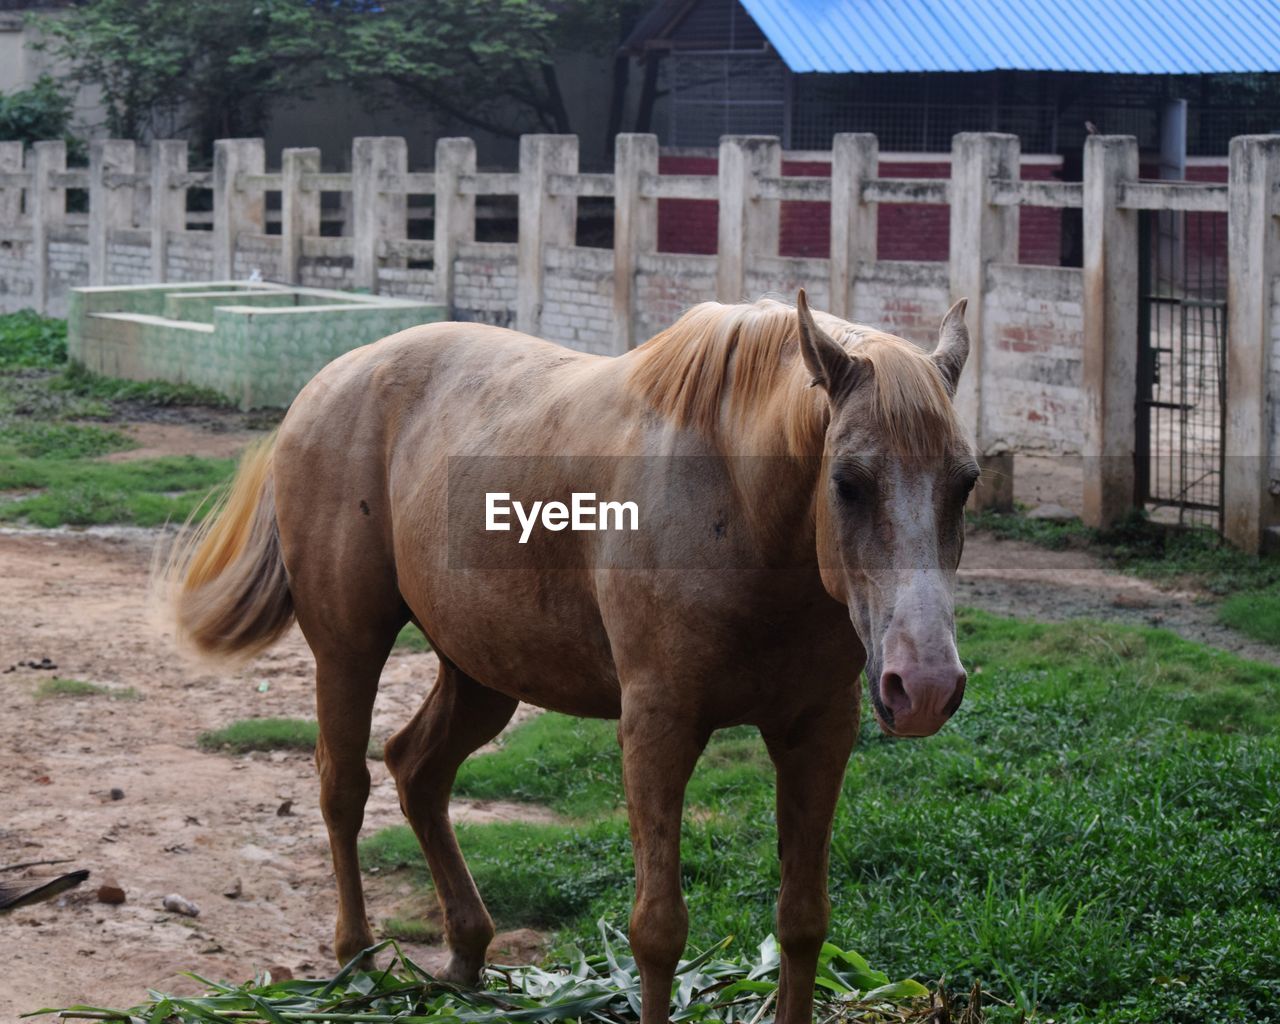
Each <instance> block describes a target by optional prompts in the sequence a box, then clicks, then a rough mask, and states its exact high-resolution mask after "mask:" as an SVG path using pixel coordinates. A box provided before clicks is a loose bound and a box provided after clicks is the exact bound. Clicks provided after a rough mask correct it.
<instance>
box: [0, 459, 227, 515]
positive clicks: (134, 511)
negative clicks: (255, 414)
mask: <svg viewBox="0 0 1280 1024" xmlns="http://www.w3.org/2000/svg"><path fill="white" fill-rule="evenodd" d="M234 471H235V460H234V459H206V458H197V457H195V456H190V455H181V456H167V457H165V458H159V459H137V460H132V461H129V462H95V461H92V460H88V459H64V458H59V457H54V456H46V457H44V458H23V457H12V458H4V457H3V456H2V455H0V492H3V491H14V492H18V496H17V497H13V498H10V499H9V500H7V501H0V522H4V521H8V522H26V523H30V524H32V525H35V526H46V527H52V526H62V525H72V526H91V525H99V524H105V523H132V524H135V525H137V526H159V525H162V524H163V523H165V522H168V521H171V520H172V521H177V522H181V521H182V520H184V519H185V518H186V517H187V516H188V515H189V514H190V513H191V512H192V510H194V509H196V508H197V506H200V505H201V504H202V502H203V500H204V498H205V497H206V496H207V495H208V493H209V492H210V491H211V490H212V489H213V488H215V487H218V486H220V485H222V484H225V483H226V482H227V481H228V480H229V479H230V478H231V475H232V473H233V472H234ZM24 492H32V493H24Z"/></svg>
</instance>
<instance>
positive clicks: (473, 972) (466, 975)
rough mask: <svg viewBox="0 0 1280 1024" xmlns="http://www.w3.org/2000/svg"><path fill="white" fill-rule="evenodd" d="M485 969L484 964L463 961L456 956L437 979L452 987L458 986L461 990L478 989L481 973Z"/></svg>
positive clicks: (450, 959)
mask: <svg viewBox="0 0 1280 1024" xmlns="http://www.w3.org/2000/svg"><path fill="white" fill-rule="evenodd" d="M483 969H484V964H483V963H480V964H476V963H475V962H474V961H466V960H462V959H460V958H459V957H458V956H457V955H456V954H455V955H453V956H451V957H450V958H449V962H448V964H446V965H445V968H444V970H443V971H441V972H440V973H439V974H438V975H437V976H436V977H438V978H439V979H440V980H441V981H443V982H447V983H448V984H450V985H457V986H458V987H459V988H478V987H479V985H480V972H481V971H482V970H483Z"/></svg>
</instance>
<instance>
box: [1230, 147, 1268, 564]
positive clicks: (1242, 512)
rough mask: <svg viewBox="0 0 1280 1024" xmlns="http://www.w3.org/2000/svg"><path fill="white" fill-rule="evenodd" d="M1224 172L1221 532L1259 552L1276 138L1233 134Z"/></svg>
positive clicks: (1264, 502) (1264, 518)
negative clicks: (1224, 416) (1224, 363)
mask: <svg viewBox="0 0 1280 1024" xmlns="http://www.w3.org/2000/svg"><path fill="white" fill-rule="evenodd" d="M1230 154H1231V155H1230V164H1229V170H1228V173H1227V204H1228V205H1227V381H1226V384H1227V387H1226V404H1227V423H1226V434H1225V436H1224V437H1223V439H1222V442H1223V454H1224V456H1225V458H1224V459H1223V481H1222V483H1223V509H1222V532H1223V534H1224V536H1225V537H1226V538H1227V540H1228V541H1230V542H1231V543H1232V544H1234V545H1235V546H1236V547H1239V548H1242V549H1244V550H1245V551H1249V552H1257V551H1260V550H1261V549H1262V544H1263V538H1264V537H1265V535H1266V531H1267V528H1268V527H1269V526H1270V525H1271V517H1272V504H1273V499H1272V497H1271V494H1270V476H1271V432H1272V429H1273V427H1272V409H1271V402H1270V401H1269V398H1270V389H1271V383H1272V381H1271V346H1272V343H1273V334H1272V322H1273V310H1274V305H1273V297H1274V289H1275V284H1276V273H1277V270H1278V269H1280V225H1278V224H1277V221H1276V209H1277V204H1276V198H1275V196H1276V190H1277V188H1278V187H1280V137H1276V136H1274V135H1240V136H1237V137H1236V138H1234V139H1232V140H1231V150H1230Z"/></svg>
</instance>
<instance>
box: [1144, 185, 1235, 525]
mask: <svg viewBox="0 0 1280 1024" xmlns="http://www.w3.org/2000/svg"><path fill="white" fill-rule="evenodd" d="M1138 216H1139V235H1138V237H1139V261H1138V267H1139V270H1138V275H1139V279H1138V289H1139V301H1138V396H1137V453H1136V454H1137V466H1136V470H1137V472H1136V478H1137V479H1136V483H1137V491H1138V494H1137V498H1138V503H1139V505H1140V506H1142V507H1144V508H1146V509H1147V510H1148V511H1149V513H1150V515H1151V517H1152V518H1153V519H1155V520H1157V521H1162V522H1170V523H1177V524H1179V525H1189V526H1205V527H1211V528H1213V529H1218V528H1219V527H1220V526H1221V521H1222V479H1223V474H1222V460H1223V444H1222V439H1223V434H1224V427H1225V420H1226V401H1225V387H1226V352H1227V301H1226V296H1227V224H1226V220H1227V218H1226V215H1225V214H1221V213H1199V212H1195V213H1192V212H1182V211H1156V210H1142V211H1140V212H1139V215H1138Z"/></svg>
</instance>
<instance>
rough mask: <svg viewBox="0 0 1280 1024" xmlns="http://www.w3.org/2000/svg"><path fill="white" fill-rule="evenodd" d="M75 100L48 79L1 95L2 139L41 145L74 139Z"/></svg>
mask: <svg viewBox="0 0 1280 1024" xmlns="http://www.w3.org/2000/svg"><path fill="white" fill-rule="evenodd" d="M70 126H71V100H70V99H69V98H68V97H67V95H66V94H65V93H64V92H63V91H62V90H61V89H60V88H59V87H58V83H57V82H55V81H54V80H53V79H52V78H50V77H49V76H48V75H42V76H41V77H40V79H39V80H38V81H37V82H36V83H35V84H34V85H32V86H31V88H29V89H19V90H17V91H15V92H11V93H0V139H4V140H6V141H11V142H38V141H40V140H41V139H66V140H67V141H68V142H72V143H74V142H75V141H76V140H74V139H72V138H71V134H70Z"/></svg>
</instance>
